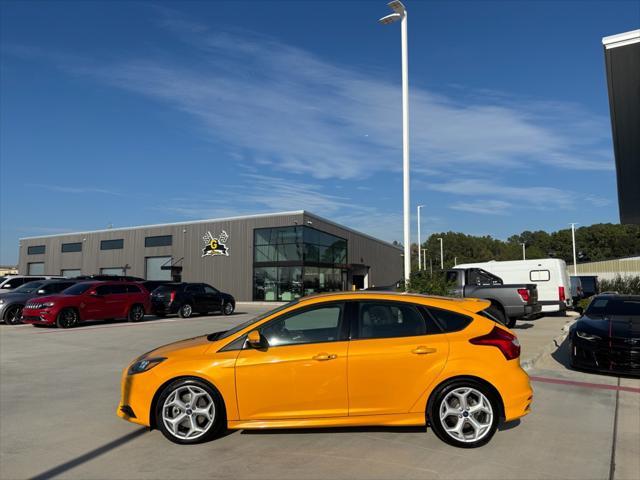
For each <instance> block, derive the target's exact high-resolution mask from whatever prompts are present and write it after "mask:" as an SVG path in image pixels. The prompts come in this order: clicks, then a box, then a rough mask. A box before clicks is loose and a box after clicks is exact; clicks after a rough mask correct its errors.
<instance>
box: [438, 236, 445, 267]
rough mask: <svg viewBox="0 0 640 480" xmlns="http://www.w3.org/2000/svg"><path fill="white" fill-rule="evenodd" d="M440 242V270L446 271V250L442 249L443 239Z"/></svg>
mask: <svg viewBox="0 0 640 480" xmlns="http://www.w3.org/2000/svg"><path fill="white" fill-rule="evenodd" d="M438 240H439V241H440V270H444V248H443V247H442V239H441V238H439V239H438Z"/></svg>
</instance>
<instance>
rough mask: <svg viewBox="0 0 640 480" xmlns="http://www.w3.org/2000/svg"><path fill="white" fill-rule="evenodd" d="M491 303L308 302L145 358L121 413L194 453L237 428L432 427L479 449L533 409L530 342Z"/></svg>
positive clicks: (389, 298)
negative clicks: (524, 354) (526, 360)
mask: <svg viewBox="0 0 640 480" xmlns="http://www.w3.org/2000/svg"><path fill="white" fill-rule="evenodd" d="M489 305H490V304H489V302H487V301H486V300H476V299H447V298H439V297H427V296H422V295H412V294H400V293H380V292H375V293H373V292H371V293H368V292H363V293H355V292H354V293H338V294H326V295H318V296H313V297H306V298H303V299H301V300H298V301H295V302H292V303H289V304H287V305H285V306H283V307H280V308H278V309H276V310H272V311H271V312H269V313H267V314H265V315H262V316H260V317H258V318H255V319H253V320H250V321H249V322H246V323H243V324H241V325H238V326H237V327H235V328H232V329H231V330H228V331H226V332H217V333H213V334H211V335H208V336H202V337H196V338H192V339H189V340H184V341H181V342H177V343H173V344H170V345H167V346H164V347H160V348H158V349H156V350H153V351H151V352H149V353H146V354H144V355H142V356H141V357H139V358H138V359H136V360H135V361H134V362H133V363H132V364H131V365H130V366H129V367H128V368H127V369H125V371H124V372H123V376H122V399H121V401H120V405H119V407H118V415H119V416H120V417H122V418H124V419H126V420H129V421H131V422H134V423H138V424H141V425H145V426H148V427H152V428H158V429H159V430H161V431H162V433H163V434H164V435H165V436H166V437H167V438H168V439H169V440H172V441H174V442H176V443H186V444H188V443H198V442H202V441H205V440H209V439H212V438H214V437H215V436H216V435H217V434H219V433H220V432H221V431H223V430H224V429H226V428H229V429H250V428H295V427H305V428H310V427H335V426H361V425H394V426H402V425H407V426H409V425H413V426H415V425H429V426H431V428H432V429H433V431H434V433H435V434H436V435H437V436H438V437H439V438H441V439H442V440H444V441H445V442H447V443H449V444H451V445H455V446H458V447H467V448H468V447H477V446H480V445H483V444H485V443H487V442H488V441H489V440H490V439H491V437H492V436H493V434H494V433H495V432H496V429H497V427H498V424H499V422H501V421H510V420H514V419H516V418H519V417H522V416H524V415H526V414H527V413H529V409H530V406H531V400H532V390H531V386H530V384H529V377H528V376H527V374H526V373H525V372H524V370H522V368H521V367H520V360H519V356H520V346H519V343H518V340H517V338H516V336H515V335H513V334H512V333H511V332H510V331H509V330H508V329H507V328H506V327H504V326H503V325H501V324H499V323H497V322H496V321H495V320H494V319H493V318H492V317H491V316H490V315H488V314H486V313H485V312H484V311H483V310H484V309H485V308H487V307H489Z"/></svg>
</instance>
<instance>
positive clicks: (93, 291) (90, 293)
mask: <svg viewBox="0 0 640 480" xmlns="http://www.w3.org/2000/svg"><path fill="white" fill-rule="evenodd" d="M89 295H91V296H92V297H99V296H100V294H99V293H98V292H96V291H95V290H92V291H90V292H89Z"/></svg>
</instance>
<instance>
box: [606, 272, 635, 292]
mask: <svg viewBox="0 0 640 480" xmlns="http://www.w3.org/2000/svg"><path fill="white" fill-rule="evenodd" d="M600 291H601V292H618V293H622V294H626V295H640V275H636V276H630V275H627V276H624V277H623V276H620V275H616V277H615V278H614V279H613V280H600Z"/></svg>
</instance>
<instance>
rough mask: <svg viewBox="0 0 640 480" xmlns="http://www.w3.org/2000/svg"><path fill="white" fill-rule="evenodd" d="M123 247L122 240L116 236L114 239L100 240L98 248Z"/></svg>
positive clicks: (117, 248)
mask: <svg viewBox="0 0 640 480" xmlns="http://www.w3.org/2000/svg"><path fill="white" fill-rule="evenodd" d="M123 248H124V240H123V239H122V238H118V239H116V240H101V241H100V250H121V249H123Z"/></svg>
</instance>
